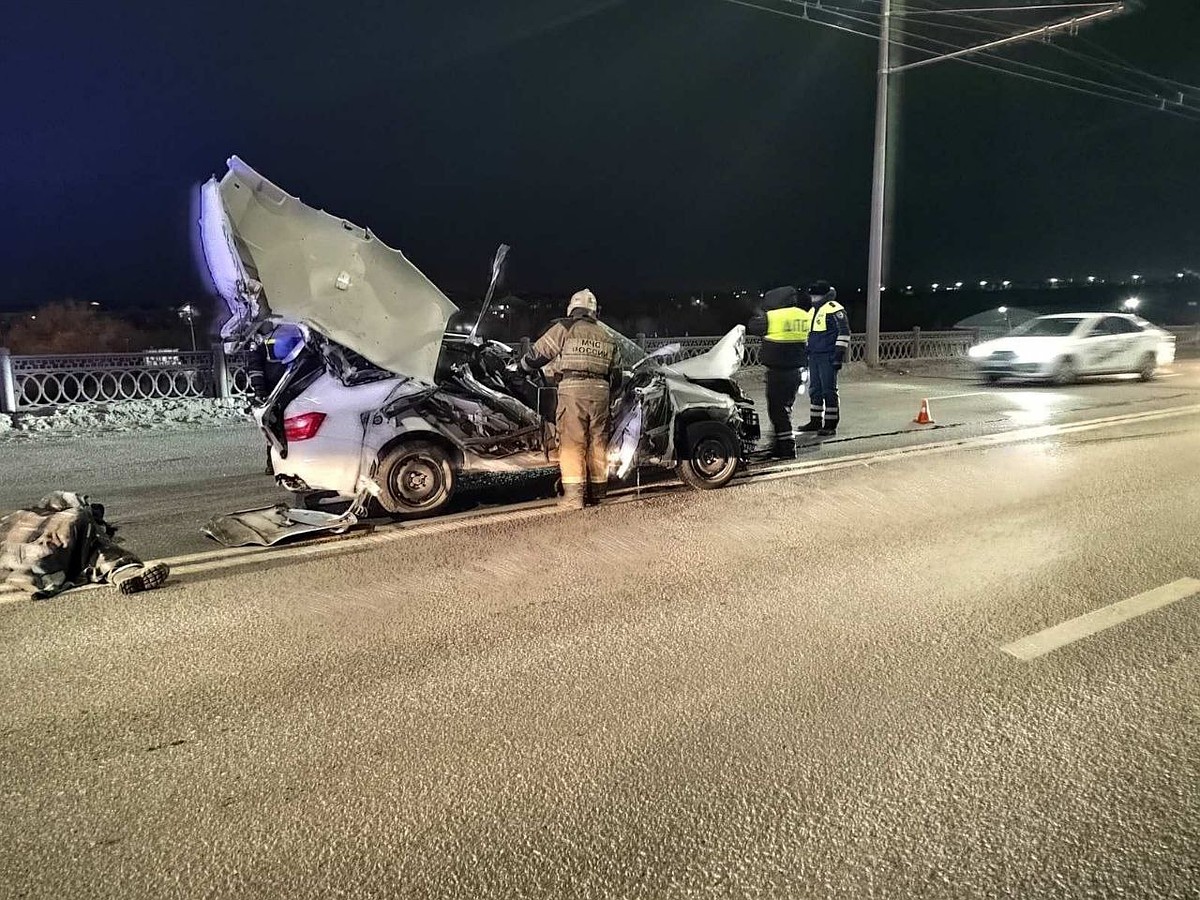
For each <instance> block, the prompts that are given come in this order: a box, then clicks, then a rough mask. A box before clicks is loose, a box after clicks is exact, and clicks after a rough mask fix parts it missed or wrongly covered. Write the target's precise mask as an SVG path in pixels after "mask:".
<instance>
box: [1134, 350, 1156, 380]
mask: <svg viewBox="0 0 1200 900" xmlns="http://www.w3.org/2000/svg"><path fill="white" fill-rule="evenodd" d="M1157 368H1158V357H1157V356H1155V355H1154V354H1153V353H1147V354H1146V355H1145V356H1143V357H1142V363H1141V365H1140V366H1138V378H1140V379H1142V381H1150V380H1151V379H1152V378H1154V372H1155V370H1156V369H1157Z"/></svg>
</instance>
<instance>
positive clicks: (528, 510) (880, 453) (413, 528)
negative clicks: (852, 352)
mask: <svg viewBox="0 0 1200 900" xmlns="http://www.w3.org/2000/svg"><path fill="white" fill-rule="evenodd" d="M1197 413H1200V404H1193V405H1191V406H1180V407H1174V408H1172V409H1166V410H1157V411H1151V412H1140V413H1125V414H1123V415H1119V416H1107V417H1105V418H1102V419H1088V420H1084V421H1082V422H1072V423H1064V424H1061V425H1040V426H1037V427H1034V428H1021V429H1017V430H1014V431H1007V432H1001V433H999V434H989V435H982V436H980V437H975V438H959V439H956V440H949V441H937V442H934V443H928V444H914V445H911V446H908V447H899V448H895V449H892V450H875V451H871V452H866V453H856V454H851V455H849V456H839V457H837V458H836V459H832V460H827V461H820V460H812V461H805V462H797V463H787V464H783V465H779V466H773V467H770V468H764V469H758V470H756V471H754V472H751V473H749V474H747V475H744V476H739V477H738V478H737V479H735V481H734V482H733V483H734V484H746V483H749V482H757V481H773V480H776V479H780V478H801V477H804V476H806V475H810V474H813V473H817V472H827V471H831V470H835V469H847V468H853V467H856V466H863V467H866V466H870V465H872V464H874V463H881V462H891V461H893V460H897V459H903V458H909V457H916V456H933V455H937V454H942V453H951V452H953V451H955V450H974V449H983V448H987V447H995V446H1002V445H1004V444H1015V443H1019V442H1021V441H1030V440H1041V439H1044V438H1047V437H1054V436H1056V435H1062V434H1073V433H1076V432H1081V431H1094V430H1097V429H1101V428H1115V427H1118V426H1120V425H1125V424H1129V423H1135V422H1146V421H1153V420H1156V419H1168V418H1175V417H1178V416H1187V415H1195V414H1197ZM678 484H679V482H678V481H674V480H666V481H657V482H655V483H654V485H653V489H650V490H647V492H646V493H647V495H648V496H659V495H660V494H661V492H662V489H663V488H666V487H670V486H672V485H678ZM610 497H612V498H613V500H612V502H614V503H628V502H633V501H636V500H637V499H639V493H638V491H637V489H636V488H624V489H622V490H620V491H617V492H611V493H610ZM559 512H560V510H559V509H558V507H557V505H556V503H555V501H554V500H532V501H528V502H526V503H521V504H517V505H513V506H506V507H504V508H503V509H498V510H485V511H482V512H480V511H477V510H467V511H465V512H461V513H455V514H453V515H450V516H443V517H441V518H439V519H433V520H428V521H422V522H417V523H411V524H397V525H386V526H380V527H377V528H376V529H375V530H374V531H370V532H368V533H366V534H363V533H361V532H351V533H350V534H348V535H345V536H341V537H330V538H323V539H321V540H319V541H317V542H315V543H313V542H310V543H307V544H300V545H290V544H289V545H284V546H282V547H224V548H220V549H216V550H205V551H202V552H200V553H192V554H188V555H186V556H175V557H169V558H167V559H165V560H163V562H166V563H168V564H169V565H170V566H171V569H172V572H173V573H174V574H178V575H186V574H190V573H200V572H210V571H215V570H218V569H224V568H235V567H237V566H239V565H242V564H244V563H247V562H254V561H257V559H258V558H261V559H263V560H264V561H271V560H275V559H293V558H296V557H305V556H310V557H312V556H323V555H326V554H335V553H353V552H355V551H357V550H358V549H360V548H363V547H369V546H374V545H376V544H383V543H391V542H393V541H401V540H407V539H408V538H415V537H421V536H423V535H428V534H441V533H445V532H451V531H460V530H462V529H465V528H475V527H486V526H489V525H493V524H498V523H503V522H513V521H519V520H522V519H534V518H541V517H543V516H550V515H556V514H558V513H559ZM10 594H11V595H13V596H12V597H10V596H9V595H10ZM25 597H26V595H25V594H24V593H21V592H19V591H17V590H16V589H15V588H11V587H8V586H6V585H2V584H0V604H2V603H12V602H15V601H17V600H22V599H24V598H25Z"/></svg>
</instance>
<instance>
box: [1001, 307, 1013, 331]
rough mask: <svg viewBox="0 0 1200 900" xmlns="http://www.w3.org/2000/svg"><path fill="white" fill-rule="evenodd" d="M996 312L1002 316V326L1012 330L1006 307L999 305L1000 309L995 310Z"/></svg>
mask: <svg viewBox="0 0 1200 900" xmlns="http://www.w3.org/2000/svg"><path fill="white" fill-rule="evenodd" d="M997 312H998V313H1000V315H1002V316H1004V327H1005V328H1007V329H1008V330H1009V331H1012V322H1011V321H1010V320H1009V318H1008V307H1007V306H1002V307H1000V309H998V310H997Z"/></svg>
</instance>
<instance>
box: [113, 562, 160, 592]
mask: <svg viewBox="0 0 1200 900" xmlns="http://www.w3.org/2000/svg"><path fill="white" fill-rule="evenodd" d="M170 574H171V569H170V567H169V566H168V565H167V564H166V563H155V564H154V565H152V566H146V568H144V569H142V571H140V572H138V573H137V574H136V575H131V576H130V577H128V578H126V579H125V580H124V581H122V582H121V583H120V584H118V585H117V590H119V591H120V592H121V593H122V594H140V593H141V592H142V591H152V590H154V589H155V588H157V587H162V586H163V585H164V584H166V582H167V578H168V577H169V576H170Z"/></svg>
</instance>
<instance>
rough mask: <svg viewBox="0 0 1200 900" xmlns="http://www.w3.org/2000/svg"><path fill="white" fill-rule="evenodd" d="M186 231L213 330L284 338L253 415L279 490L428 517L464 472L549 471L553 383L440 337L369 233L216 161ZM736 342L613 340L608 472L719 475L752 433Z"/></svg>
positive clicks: (485, 347) (506, 357)
mask: <svg viewBox="0 0 1200 900" xmlns="http://www.w3.org/2000/svg"><path fill="white" fill-rule="evenodd" d="M200 235H201V243H202V246H203V250H204V259H205V262H206V264H207V267H208V270H209V274H210V275H211V277H212V281H213V284H214V285H215V286H216V288H217V291H218V292H219V293H220V295H221V296H222V297H223V298H224V300H225V303H226V305H227V306H228V310H229V318H228V320H227V321H226V323H225V324H224V326H223V328H222V332H221V333H222V338H223V339H224V340H225V341H226V342H227V343H228V344H229V345H230V346H231V347H234V348H236V347H241V346H245V344H246V343H247V342H248V341H249V340H251V339H252V337H253V336H254V335H256V334H257V335H262V334H264V333H268V332H270V331H271V330H272V329H276V330H283V329H287V330H288V331H289V332H290V333H291V334H292V335H293V336H294V339H293V340H292V341H291V342H290V344H291V347H290V349H289V350H288V352H287V353H286V354H285V355H283V357H282V358H280V359H277V362H279V363H283V364H286V368H285V370H284V373H283V375H282V377H281V378H280V379H279V380H278V382H277V383H276V385H275V387H274V389H273V391H272V392H271V395H270V397H269V399H268V400H267V402H266V404H265V405H264V406H263V407H262V408H260V409H258V410H256V416H257V418H258V421H259V422H260V424H261V427H262V430H263V433H264V434H265V436H266V439H267V441H268V442H269V443H270V446H271V455H272V462H273V466H274V471H275V473H276V480H277V481H278V483H279V484H280V485H281V486H283V487H284V488H286V489H288V490H291V491H293V492H297V493H300V494H309V493H314V492H319V493H320V494H321V495H323V496H324V497H333V496H336V497H342V498H351V499H354V500H355V501H356V502H357V504H358V507H359V509H360V510H361V509H365V508H366V503H367V501H368V499H369V498H371V497H373V498H374V499H375V500H376V501H377V502H378V504H379V506H381V507H382V508H383V509H384V510H386V511H387V512H389V513H391V514H394V515H397V516H401V517H408V518H414V517H421V516H429V515H433V514H436V513H438V512H440V511H442V510H444V509H445V508H446V506H447V504H448V503H449V502H450V500H451V497H452V496H453V494H454V491H455V487H456V485H457V483H458V480H459V478H460V476H461V475H463V474H464V473H477V472H503V471H528V470H531V469H552V468H553V467H555V466H556V465H557V450H556V441H555V430H554V407H555V400H556V398H555V396H554V384H553V382H552V381H543V380H541V377H540V376H537V377H535V378H530V377H528V376H524V375H518V374H514V373H511V372H508V371H506V369H505V366H506V364H507V363H508V362H509V361H510V360H511V359H512V355H513V350H512V348H511V347H509V346H507V345H505V344H502V343H499V342H496V341H482V340H475V339H474V338H473V337H464V336H462V335H447V334H446V325H447V322H448V320H449V318H450V316H451V315H452V314H453V313H455V312H456V311H457V307H455V305H454V304H453V303H452V302H451V301H450V300H449V299H448V298H447V297H446V296H445V295H444V294H443V293H442V292H441V291H440V290H438V288H437V287H436V286H434V284H433V283H432V282H430V281H429V279H428V278H426V277H425V276H424V275H423V274H422V273H421V272H420V271H419V270H418V269H417V268H416V267H415V266H414V265H413V264H412V263H411V262H409V261H408V260H407V259H406V258H405V257H404V255H403V254H402V253H400V251H398V250H393V249H392V248H390V247H387V246H386V245H384V244H383V243H382V242H381V241H380V240H379V239H378V238H376V237H375V235H373V234H372V233H371V232H370V231H369V230H367V229H365V228H361V227H359V226H357V225H353V224H351V223H350V222H348V221H346V220H344V219H340V218H337V217H336V216H332V215H329V214H328V213H325V212H322V211H320V210H316V209H312V208H311V207H309V206H306V205H305V204H304V203H302V202H301V201H300V200H299V199H297V198H296V197H293V196H291V195H289V194H287V193H286V192H284V191H283V190H281V189H280V188H278V187H276V186H275V185H274V184H272V183H271V182H270V181H268V180H267V179H266V178H264V177H263V176H261V175H259V174H258V173H257V172H255V171H254V170H253V169H251V168H250V167H249V166H248V165H246V164H245V163H244V162H242V161H241V160H240V159H238V158H237V157H234V158H233V159H231V160H230V161H229V168H228V171H227V172H226V173H225V175H224V177H222V178H221V179H220V180H217V179H215V178H214V179H212V180H210V181H209V182H208V183H207V184H205V185H204V186H203V187H202V189H201V205H200ZM502 249H507V248H502ZM502 258H503V253H501V254H498V256H497V264H496V266H494V267H493V277H492V285H491V286H490V287H489V289H488V298H489V299H490V297H491V294H492V292H493V290H494V288H495V285H496V281H497V279H498V277H499V275H500V269H501V265H500V262H501V260H502ZM486 302H487V301H485V307H486ZM614 334H615V332H614ZM743 334H744V330H743V329H742V327H741V326H738V327H737V328H735V329H734V330H733V331H732V332H730V334H729V335H727V336H726V337H725V339H724V340H722V341H721V343H720V344H719V345H718V346H717V347H714V348H713V349H712V350H711V351H710V352H709V353H707V354H705V355H704V356H701V357H697V358H694V359H691V360H687V361H686V362H683V363H679V364H677V365H674V366H667V365H663V364H661V363H660V361H659V359H657V358H655V356H652V355H647V354H646V353H645V352H644V351H643V350H642V349H641V348H639V347H638V345H637V344H635V343H634V342H632V341H630V340H628V339H627V338H624V337H622V336H620V335H616V336H617V338H618V340H619V343H620V345H621V349H622V364H623V368H624V369H625V370H626V376H625V379H624V382H623V384H622V386H621V387H620V389H619V390H618V391H617V392H616V394H615V399H614V419H613V421H614V422H615V423H616V428H615V434H614V439H613V441H612V450H611V453H610V459H611V466H612V475H613V476H614V477H616V478H618V479H619V478H626V477H631V475H632V474H633V473H634V472H635V471H636V470H637V469H638V468H639V467H642V466H657V467H663V468H672V469H676V470H677V471H678V473H679V475H680V476H681V477H682V478H683V479H684V480H685V481H687V482H688V483H689V484H691V485H693V486H695V487H699V488H715V487H720V486H722V485H724V484H726V483H727V482H728V481H729V479H730V478H732V477H733V475H734V473H735V471H736V470H737V468H738V467H739V466H740V465H741V464H742V463H743V462H744V461H745V459H746V458H747V455H748V454H749V453H750V451H751V450H752V449H753V446H754V444H755V442H756V441H757V439H758V436H759V426H758V417H757V415H756V414H755V412H754V409H753V404H752V402H751V401H750V400H748V399H746V398H745V397H744V396H743V395H742V393H741V392H740V390H739V389H738V387H737V385H736V383H735V382H734V381H733V374H734V372H735V371H736V370H737V368H738V367H739V366H740V364H741V358H742V346H741V345H742V339H743ZM275 343H276V346H280V345H282V344H283V343H284V342H283V341H278V342H275ZM300 518H304V517H303V516H301V517H300ZM214 536H216V535H214Z"/></svg>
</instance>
